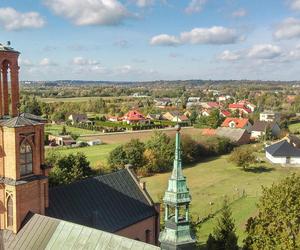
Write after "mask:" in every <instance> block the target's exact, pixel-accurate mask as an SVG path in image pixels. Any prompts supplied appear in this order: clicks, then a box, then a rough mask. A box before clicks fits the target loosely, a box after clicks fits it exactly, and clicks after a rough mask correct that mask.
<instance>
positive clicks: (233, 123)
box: [221, 117, 251, 131]
mask: <svg viewBox="0 0 300 250" xmlns="http://www.w3.org/2000/svg"><path fill="white" fill-rule="evenodd" d="M221 127H227V128H243V129H246V130H248V131H250V128H251V123H250V122H249V120H248V119H245V118H233V117H227V118H226V119H225V120H224V122H223V123H222V125H221Z"/></svg>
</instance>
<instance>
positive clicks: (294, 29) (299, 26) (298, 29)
mask: <svg viewBox="0 0 300 250" xmlns="http://www.w3.org/2000/svg"><path fill="white" fill-rule="evenodd" d="M273 36H274V37H275V38H276V39H293V38H299V37H300V20H299V19H296V18H293V17H290V18H287V19H285V20H283V22H281V23H280V24H279V25H278V26H277V28H276V30H275V32H274V34H273Z"/></svg>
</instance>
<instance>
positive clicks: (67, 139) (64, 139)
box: [48, 135, 76, 146]
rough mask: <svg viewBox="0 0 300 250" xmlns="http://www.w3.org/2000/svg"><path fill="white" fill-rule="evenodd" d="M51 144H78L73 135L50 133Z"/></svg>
mask: <svg viewBox="0 0 300 250" xmlns="http://www.w3.org/2000/svg"><path fill="white" fill-rule="evenodd" d="M48 139H49V142H50V143H49V144H50V145H51V146H70V145H73V144H76V141H75V140H74V139H73V138H72V136H71V135H48Z"/></svg>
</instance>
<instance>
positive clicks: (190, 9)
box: [184, 0, 207, 14]
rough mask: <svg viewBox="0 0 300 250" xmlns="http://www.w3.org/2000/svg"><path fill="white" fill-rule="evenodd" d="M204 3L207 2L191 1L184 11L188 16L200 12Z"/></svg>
mask: <svg viewBox="0 0 300 250" xmlns="http://www.w3.org/2000/svg"><path fill="white" fill-rule="evenodd" d="M206 2H207V0H191V1H190V3H189V5H188V6H187V7H186V8H185V10H184V11H185V12H186V13H188V14H192V13H198V12H201V11H202V9H203V6H204V4H205V3H206Z"/></svg>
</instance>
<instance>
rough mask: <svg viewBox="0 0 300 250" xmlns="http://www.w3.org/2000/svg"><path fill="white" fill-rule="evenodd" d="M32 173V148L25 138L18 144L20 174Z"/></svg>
mask: <svg viewBox="0 0 300 250" xmlns="http://www.w3.org/2000/svg"><path fill="white" fill-rule="evenodd" d="M31 173H32V148H31V145H30V144H29V142H28V141H27V140H26V139H25V140H24V141H23V142H22V143H21V146H20V175H21V176H24V175H28V174H31Z"/></svg>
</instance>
